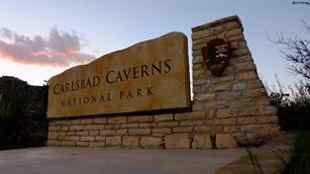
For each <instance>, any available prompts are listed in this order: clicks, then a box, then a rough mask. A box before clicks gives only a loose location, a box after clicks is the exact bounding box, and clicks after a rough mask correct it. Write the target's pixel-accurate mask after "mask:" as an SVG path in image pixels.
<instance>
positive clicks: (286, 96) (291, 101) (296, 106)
mask: <svg viewBox="0 0 310 174" xmlns="http://www.w3.org/2000/svg"><path fill="white" fill-rule="evenodd" d="M289 90H290V92H289V93H285V92H284V89H283V87H282V85H281V84H280V83H279V81H278V89H277V90H274V91H273V92H271V93H270V96H271V99H272V104H274V105H275V106H276V107H277V108H278V116H279V124H280V127H281V130H286V131H287V130H300V129H307V130H310V90H309V87H308V85H307V84H305V83H303V82H299V83H298V84H296V85H295V86H294V87H293V88H289Z"/></svg>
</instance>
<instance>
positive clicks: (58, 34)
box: [0, 28, 95, 67]
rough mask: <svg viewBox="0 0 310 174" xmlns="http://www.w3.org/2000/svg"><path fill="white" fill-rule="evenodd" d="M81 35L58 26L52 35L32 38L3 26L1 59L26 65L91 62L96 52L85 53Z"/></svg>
mask: <svg viewBox="0 0 310 174" xmlns="http://www.w3.org/2000/svg"><path fill="white" fill-rule="evenodd" d="M81 40H82V39H81V38H80V37H79V36H78V35H77V34H75V33H73V32H72V33H68V32H63V31H59V30H58V29H57V28H54V29H52V30H51V31H50V33H49V36H48V37H46V38H45V37H43V36H40V35H36V36H34V37H32V38H30V37H28V36H25V35H21V34H18V33H16V32H14V31H11V30H10V29H7V28H1V29H0V59H8V60H11V61H13V62H16V63H21V64H26V65H41V66H53V67H66V66H69V65H70V64H81V63H87V62H89V61H91V60H93V59H94V58H95V56H94V55H91V54H87V53H82V52H81V49H82V44H81Z"/></svg>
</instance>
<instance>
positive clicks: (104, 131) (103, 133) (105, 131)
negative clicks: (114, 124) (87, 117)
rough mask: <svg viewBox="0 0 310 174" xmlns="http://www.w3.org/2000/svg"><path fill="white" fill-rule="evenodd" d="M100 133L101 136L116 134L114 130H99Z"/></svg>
mask: <svg viewBox="0 0 310 174" xmlns="http://www.w3.org/2000/svg"><path fill="white" fill-rule="evenodd" d="M100 135H102V136H111V135H116V131H115V130H101V131H100Z"/></svg>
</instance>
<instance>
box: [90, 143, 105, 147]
mask: <svg viewBox="0 0 310 174" xmlns="http://www.w3.org/2000/svg"><path fill="white" fill-rule="evenodd" d="M89 147H105V142H90V143H89Z"/></svg>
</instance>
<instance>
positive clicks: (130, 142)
mask: <svg viewBox="0 0 310 174" xmlns="http://www.w3.org/2000/svg"><path fill="white" fill-rule="evenodd" d="M139 141H140V138H139V137H138V136H124V137H123V145H124V146H139Z"/></svg>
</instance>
